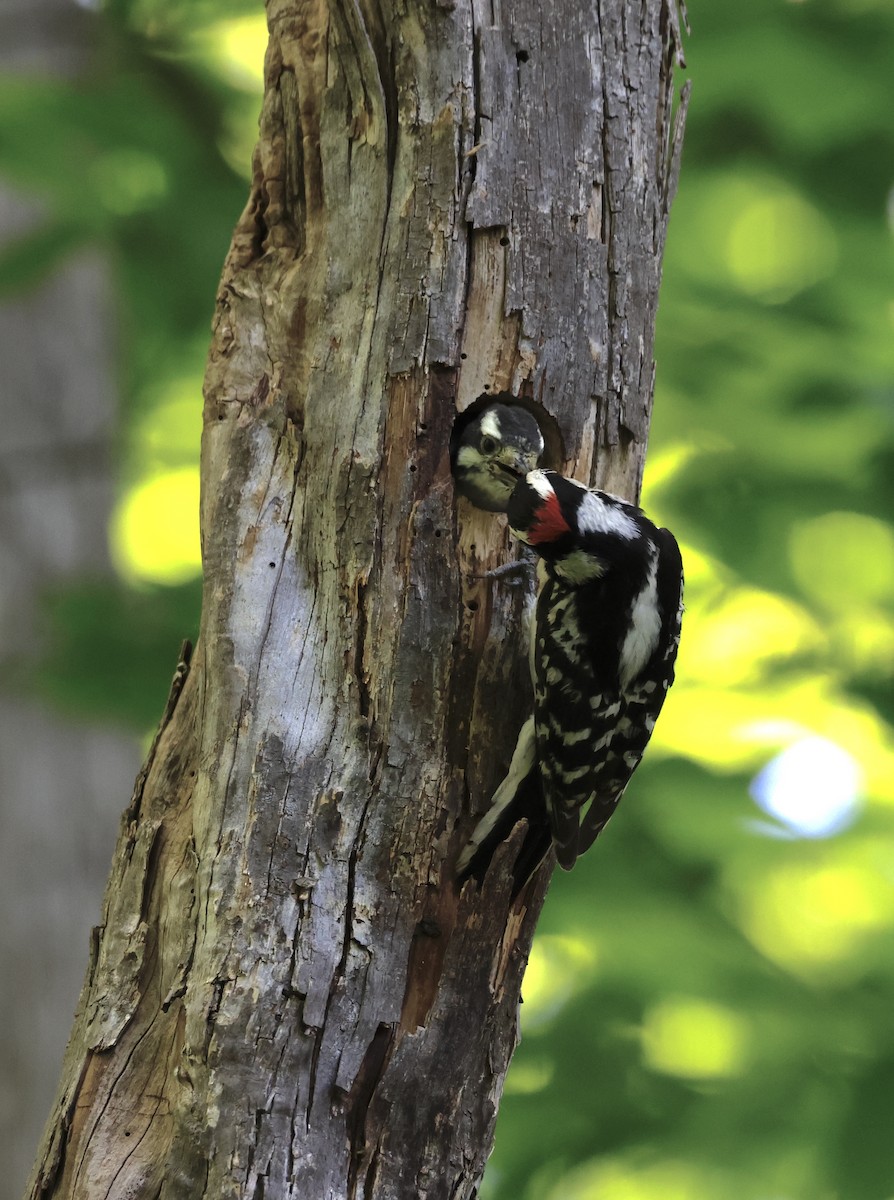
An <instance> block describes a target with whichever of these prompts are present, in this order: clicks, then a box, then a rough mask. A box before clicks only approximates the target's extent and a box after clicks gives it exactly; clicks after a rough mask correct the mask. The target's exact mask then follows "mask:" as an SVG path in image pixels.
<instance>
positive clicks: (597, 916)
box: [0, 0, 894, 1200]
mask: <svg viewBox="0 0 894 1200" xmlns="http://www.w3.org/2000/svg"><path fill="white" fill-rule="evenodd" d="M258 7H259V6H258V4H256V3H254V2H251V3H250V2H249V0H229V3H221V2H220V0H216V2H215V3H211V2H210V0H208V2H200V0H193V2H191V3H188V2H187V0H108V2H107V3H106V4H105V5H104V7H103V8H102V9H101V11H98V12H96V13H95V14H93V15H91V16H90V17H89V19H90V20H91V21H92V23H93V32H94V35H95V38H96V45H97V49H96V54H95V57H94V62H93V66H92V68H91V70H90V71H89V72H88V73H87V74H85V75H84V76H83V77H82V78H80V79H78V80H76V81H74V82H70V83H54V82H48V81H47V80H43V79H42V80H23V79H21V78H19V79H17V80H12V81H10V80H7V81H4V82H3V83H2V85H0V169H2V171H3V173H4V174H5V176H6V177H7V178H9V179H12V180H13V181H14V182H16V183H17V184H18V185H19V186H20V187H23V188H25V189H26V190H28V191H30V192H32V193H33V194H34V196H35V198H38V199H39V200H40V202H41V204H42V205H43V211H44V212H45V217H44V219H43V221H42V223H40V224H39V225H38V226H37V227H36V228H35V229H33V230H32V231H31V232H30V233H29V234H28V235H27V237H26V238H24V239H23V240H22V241H20V242H17V243H14V244H12V245H7V246H6V247H5V248H4V249H3V251H2V253H0V289H2V290H3V291H4V292H6V293H7V294H8V293H10V292H11V293H15V292H17V291H22V290H25V289H28V288H30V287H32V286H33V285H34V283H35V282H36V281H37V280H38V279H39V278H41V277H42V276H43V274H44V273H46V272H48V271H50V270H52V268H53V267H54V265H55V264H56V263H58V262H59V261H60V259H61V258H62V257H63V256H65V255H67V254H70V253H71V252H72V251H73V250H74V249H75V248H76V247H78V246H79V245H82V244H84V243H87V242H89V243H91V244H96V243H99V244H101V245H102V246H104V247H105V248H106V250H107V252H108V255H109V258H110V261H111V262H112V263H113V264H114V270H115V274H116V279H117V287H118V309H119V314H120V317H119V320H120V326H121V346H122V349H121V358H120V383H121V395H122V397H123V400H122V418H123V434H122V468H121V477H122V499H121V509H120V512H119V514H118V516H117V517H116V525H115V529H113V538H114V539H116V546H117V550H116V553H117V555H118V560H119V562H120V563H121V570H122V578H121V582H120V583H119V584H118V585H116V586H114V587H111V586H108V585H99V584H97V583H95V582H91V581H89V580H84V581H83V582H82V583H80V584H78V585H77V586H74V587H69V588H67V589H65V590H64V591H61V592H57V593H55V594H53V595H51V596H48V597H47V601H46V620H47V625H48V629H49V630H50V631H51V634H52V636H51V646H52V650H51V653H50V654H49V655H48V658H47V660H46V662H45V664H44V668H43V670H42V672H41V674H40V677H39V679H38V684H37V686H38V687H39V688H40V689H42V691H43V692H44V693H45V694H49V695H51V696H52V697H54V698H55V699H56V700H57V701H58V702H59V703H61V704H64V705H66V706H68V707H69V708H74V709H76V710H78V711H80V712H90V713H92V714H93V715H102V716H107V717H108V718H109V719H113V718H114V719H116V720H122V719H125V720H127V721H128V722H129V723H130V724H131V725H132V726H134V727H136V728H139V729H149V728H151V726H152V725H153V724H154V722H155V720H156V719H157V716H158V713H159V711H160V708H161V705H162V702H163V697H164V694H165V690H166V687H167V681H168V677H169V675H170V669H171V665H172V654H173V653H174V651H175V650H176V647H177V645H178V644H179V639H180V638H181V637H182V636H183V635H184V634H186V633H188V632H189V631H190V630H193V631H194V629H195V626H196V624H197V616H198V597H199V591H198V584H197V582H196V579H195V547H194V546H187V547H186V548H185V549H184V548H183V547H182V546H181V547H179V548H175V549H174V550H171V549H170V548H168V549H166V543H165V533H166V528H165V522H164V521H163V520H160V519H159V520H156V522H155V525H153V524H152V522H151V520H148V521H147V518H146V511H147V508H148V509H149V510H152V511H157V508H158V503H161V508H162V510H164V504H169V505H175V506H176V505H177V504H178V503H182V501H183V498H184V497H185V496H189V495H190V494H191V493H190V488H191V487H192V486H193V483H192V481H193V480H194V477H195V471H196V456H197V451H198V433H199V404H200V400H199V393H200V386H201V374H202V367H203V359H204V354H205V351H206V347H207V341H208V326H209V319H210V315H211V309H212V304H213V299H214V295H215V289H216V284H217V279H218V275H219V271H220V266H221V263H222V260H223V256H224V254H225V252H226V248H227V245H228V241H229V236H230V232H231V230H232V226H233V224H234V222H235V219H236V217H237V215H238V213H239V211H240V209H241V207H242V204H243V203H244V199H245V196H246V177H247V168H248V163H249V158H250V151H251V145H252V141H253V137H254V131H255V122H256V116H257V111H258V80H257V77H256V76H253V75H252V74H251V73H248V74H246V73H244V71H243V72H242V73H240V68H239V66H238V60H239V59H240V58H241V59H243V60H250V59H251V56H252V54H256V55H258V56H259V55H260V42H259V40H258V38H259V27H258V23H257V14H258ZM246 18H254V20H253V22H250V21H247V20H246ZM691 18H692V23H693V34H692V37H691V39H690V40H689V43H688V49H687V58H688V60H689V71H688V75H689V76H690V77H691V78H692V79H693V81H694V90H693V99H692V106H691V112H690V119H689V123H688V128H687V134H686V143H685V153H684V163H683V172H682V177H681V186H680V193H679V197H678V199H677V203H676V206H675V208H674V212H673V216H672V221H671V232H670V240H669V246H668V252H667V258H666V264H665V281H664V287H663V291H662V299H661V310H660V315H659V341H658V360H659V365H658V389H657V398H656V405H655V419H654V426H653V436H652V445H651V448H650V460H649V467H648V471H647V479H646V494H645V501H646V504H647V506H648V507H649V508H650V510H651V511H652V512H653V514H654V515H656V516H657V517H658V518H659V519H660V520H661V521H662V522H663V523H666V524H668V525H670V526H671V527H672V528H673V529H674V530H675V532H677V534H678V535H679V537H680V540H681V541H682V542H683V544H684V553H685V555H686V562H687V578H688V609H687V618H686V629H685V637H684V644H683V649H682V651H681V657H680V668H679V682H678V684H677V686H676V688H675V689H674V692H673V694H672V696H671V699H670V700H669V702H668V706H667V709H666V713H665V715H664V716H663V717H662V721H661V722H660V724H659V727H658V731H657V733H656V740H655V744H654V748H653V750H652V751H650V754H649V756H648V758H647V760H646V763H645V764H644V765H643V767H642V768H641V770H640V772H639V773H638V774H637V776H636V779H635V782H634V784H633V785H632V786H631V788H630V790H629V793H628V796H627V798H626V800H625V803H624V805H623V806H622V808H621V810H620V813H619V816H618V817H617V818H616V820H615V821H614V822H613V823H612V826H611V828H610V829H609V831H608V832H607V833H606V835H605V837H604V839H603V840H602V841H601V842H600V843H599V845H598V846H597V848H596V850H595V851H594V853H593V854H592V855H591V856H588V858H587V859H585V860H584V861H583V862H582V863H581V864H580V866H579V867H578V869H577V870H576V871H575V872H574V873H573V874H572V875H569V876H565V875H561V876H559V877H557V878H556V879H555V881H554V883H553V886H552V889H551V892H550V896H549V899H548V902H547V905H546V909H545V911H544V916H543V921H542V925H541V931H540V935H539V937H538V941H537V945H536V947H535V951H534V954H533V956H532V962H531V966H530V970H529V975H528V979H527V982H526V988H525V1000H526V1003H525V1005H524V1008H523V1011H522V1027H523V1031H524V1039H523V1042H522V1045H521V1048H520V1050H519V1052H518V1054H517V1056H516V1060H515V1062H514V1065H513V1068H512V1071H511V1073H510V1077H509V1084H508V1088H507V1095H506V1099H505V1101H504V1105H503V1109H502V1111H501V1115H500V1122H499V1127H498V1143H497V1150H496V1152H495V1155H494V1158H493V1160H492V1164H491V1168H490V1169H489V1172H488V1176H487V1179H486V1181H485V1192H484V1194H485V1195H486V1197H488V1200H589V1198H593V1200H596V1198H597V1197H598V1200H653V1198H654V1200H659V1198H660V1200H693V1198H696V1197H698V1198H699V1200H702V1198H709V1197H710V1198H715V1197H717V1198H724V1200H726V1198H732V1200H891V1198H892V1197H894V1138H892V1137H891V1134H890V1132H889V1130H890V1126H891V1124H892V1118H894V855H892V834H894V820H892V805H894V740H892V730H891V723H892V721H894V693H892V689H891V668H892V663H894V528H892V525H891V521H890V516H891V512H892V508H891V500H892V494H894V431H892V419H894V299H892V286H891V280H892V244H891V232H892V225H891V222H892V213H894V200H892V195H894V193H892V183H894V179H892V163H894V118H892V114H894V69H892V61H894V9H892V7H891V5H890V4H889V3H885V2H883V0H805V2H804V3H786V2H783V0H752V2H751V3H749V4H747V5H744V4H741V3H737V2H736V0H711V3H710V4H708V3H696V4H694V6H693V11H692V13H691ZM231 21H232V22H236V23H235V24H228V22H231ZM153 489H155V490H153ZM166 489H167V490H166ZM141 497H142V501H141V499H140V498H141ZM143 501H146V503H143ZM141 503H142V507H141ZM141 522H142V523H141ZM181 523H182V522H181ZM167 532H168V533H169V532H170V530H169V529H168V530H167ZM191 536H192V535H191ZM147 546H148V547H149V551H148V552H147V551H145V547H147ZM141 547H143V549H141ZM146 553H148V559H145V555H146ZM141 554H143V555H144V558H141V557H140V556H141ZM100 645H101V646H102V652H101V653H97V647H98V646H100ZM110 647H114V648H115V653H114V654H113V653H111V651H110ZM99 671H105V672H106V675H105V676H104V677H101V676H100V675H99V673H98V672H99ZM113 680H114V686H113ZM109 706H111V709H112V710H113V711H112V710H110V707H109ZM808 737H821V738H824V739H826V740H827V741H828V742H831V743H834V745H835V746H837V747H839V748H840V750H841V751H843V752H845V753H846V755H848V756H849V759H848V761H851V762H852V763H854V764H855V765H856V767H857V768H858V770H859V787H858V791H859V800H860V804H859V809H858V812H857V815H856V819H854V820H853V821H852V822H851V823H850V824H849V825H847V827H846V828H844V829H843V830H841V831H840V832H838V833H837V834H835V835H830V836H827V837H807V836H800V835H798V834H797V832H793V831H792V829H791V828H790V827H787V826H786V824H785V823H784V822H781V821H779V820H776V819H774V818H773V817H771V816H769V815H767V814H766V813H764V812H762V811H761V809H760V808H758V806H757V805H756V803H755V801H754V799H752V796H751V794H750V791H749V786H750V784H751V782H752V780H753V778H754V776H755V774H756V773H757V772H758V771H759V770H760V769H761V768H762V767H763V766H764V765H765V764H766V763H767V762H768V761H769V760H771V759H772V758H773V757H774V755H776V753H777V752H778V751H780V750H781V749H783V748H785V747H786V746H790V745H792V744H793V743H797V742H799V741H801V740H803V739H805V738H808ZM807 745H808V747H810V746H814V747H816V746H817V745H819V743H816V742H812V743H807ZM818 755H819V750H818V751H817V759H816V762H817V763H820V762H821V761H823V760H821V759H820V758H819V757H818ZM822 785H823V779H822V778H821V777H819V776H817V775H816V773H814V772H812V771H811V770H810V769H809V768H805V769H804V770H802V773H801V775H800V776H799V779H798V780H797V781H796V787H795V791H796V792H798V790H799V789H800V795H796V799H800V801H801V802H802V803H803V804H804V805H806V807H807V808H810V806H811V804H812V803H813V800H814V797H815V796H816V795H818V794H819V792H820V791H821V790H822Z"/></svg>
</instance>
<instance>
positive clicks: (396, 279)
mask: <svg viewBox="0 0 894 1200" xmlns="http://www.w3.org/2000/svg"><path fill="white" fill-rule="evenodd" d="M268 16H269V24H270V29H271V41H270V48H269V51H268V55H267V63H266V93H265V99H264V107H263V112H262V116H261V129H260V141H259V145H258V149H257V152H256V156H255V164H254V181H253V185H252V191H251V196H250V199H249V202H248V205H247V207H246V209H245V212H244V214H243V216H242V218H241V220H240V222H239V225H238V227H237V229H236V232H235V235H234V239H233V245H232V248H231V252H230V255H229V257H228V260H227V263H226V265H225V268H224V272H223V278H222V282H221V287H220V291H219V295H218V298H217V314H216V320H215V327H214V338H213V342H212V347H211V353H210V357H209V362H208V371H207V376H206V388H205V432H204V440H203V450H202V471H203V498H202V530H203V554H204V562H205V596H204V603H203V614H202V629H201V634H200V638H199V642H198V644H197V647H196V650H195V653H194V655H193V657H192V661H191V663H188V662H187V661H186V658H184V661H183V662H182V663H181V666H180V668H179V669H178V675H177V677H176V680H175V686H174V688H173V689H172V697H171V701H170V703H169V706H168V711H167V712H166V714H165V719H164V721H163V722H162V727H161V729H160V731H159V735H158V737H157V739H156V742H155V744H154V746H153V748H152V751H151V753H150V756H149V760H148V762H147V765H146V767H145V768H144V770H143V772H141V775H140V778H139V779H138V781H137V788H136V790H135V793H134V799H133V801H132V803H131V805H130V807H129V808H128V810H127V812H126V813H125V816H124V821H123V825H122V831H121V836H120V840H119V845H118V851H117V854H116V858H115V862H114V865H113V870H112V877H111V880H110V882H109V886H108V890H107V894H106V901H105V911H104V915H103V923H102V925H101V926H100V927H99V929H98V930H97V933H96V938H95V945H94V950H93V955H92V958H91V965H90V969H89V971H88V976H87V980H86V982H85V986H84V991H83V994H82V998H81V1003H80V1007H79V1010H78V1014H77V1016H76V1020H75V1027H74V1031H73V1034H72V1039H71V1043H70V1045H69V1049H68V1053H67V1057H66V1062H65V1066H64V1071H63V1078H62V1082H61V1085H60V1093H59V1097H58V1101H57V1105H56V1108H55V1111H54V1113H53V1114H52V1117H51V1120H50V1124H49V1127H48V1130H47V1134H46V1138H45V1143H44V1145H43V1147H42V1149H41V1152H40V1157H39V1160H38V1163H37V1166H36V1168H35V1174H34V1177H33V1180H32V1183H31V1186H30V1189H29V1193H28V1194H29V1196H31V1197H34V1198H35V1200H36V1198H38V1197H40V1198H49V1197H59V1198H61V1197H71V1198H75V1197H77V1198H79V1200H87V1198H88V1197H89V1200H96V1198H97V1197H103V1196H108V1197H129V1198H134V1200H136V1198H142V1197H146V1198H149V1197H151V1198H153V1200H155V1198H162V1200H174V1198H186V1197H189V1198H190V1200H196V1198H198V1197H202V1196H207V1197H213V1198H214V1200H227V1198H230V1197H232V1198H237V1197H238V1198H239V1200H262V1198H263V1197H267V1198H268V1200H269V1198H273V1197H277V1198H279V1197H294V1198H295V1200H329V1198H331V1200H336V1198H339V1200H341V1198H346V1200H347V1198H352V1200H353V1198H355V1197H364V1198H366V1200H374V1198H375V1200H386V1198H393V1200H407V1198H410V1197H426V1198H428V1200H441V1198H444V1200H448V1198H451V1200H454V1198H459V1197H471V1196H473V1195H474V1194H475V1191H476V1186H477V1183H478V1181H479V1179H480V1176H481V1173H482V1171H483V1168H484V1163H485V1161H486V1158H487V1155H488V1153H489V1150H490V1147H491V1143H492V1135H493V1126H494V1121H495V1117H496V1111H497V1106H498V1103H499V1097H500V1093H501V1090H502V1085H503V1079H504V1076H505V1072H506V1069H507V1066H508V1062H509V1058H510V1056H511V1053H512V1051H513V1049H514V1047H515V1044H516V1040H517V1025H516V1012H517V1004H518V997H519V990H520V986H521V980H522V975H523V972H524V967H525V963H526V959H527V954H528V949H529V946H530V941H531V937H532V935H533V930H534V924H535V921H536V918H537V915H538V912H539V909H540V906H541V903H542V899H543V895H544V893H545V890H546V887H547V883H548V873H549V867H548V866H547V867H545V868H544V869H541V871H540V872H539V873H538V875H537V876H536V878H535V879H534V880H533V881H532V883H531V884H530V885H529V886H528V888H527V889H526V890H525V892H523V894H522V895H521V896H520V897H519V898H518V900H517V901H516V903H515V904H514V905H512V904H510V899H509V897H510V891H511V879H510V874H509V870H508V861H509V857H510V856H509V853H508V851H507V852H501V853H500V854H498V856H497V858H496V860H495V863H494V866H493V868H492V870H491V871H490V873H489V874H488V876H487V879H486V880H485V883H484V886H483V888H482V889H481V890H480V891H479V890H477V889H476V887H475V885H474V884H469V885H467V886H466V888H465V889H464V890H463V892H462V894H461V895H460V894H457V891H456V888H455V885H454V882H453V864H454V862H455V859H456V856H457V854H458V852H459V850H460V848H461V846H462V844H463V842H464V840H465V838H466V837H467V836H468V833H469V832H470V830H471V827H472V825H473V824H474V821H475V818H476V815H477V814H478V813H479V812H480V811H481V810H482V809H483V808H484V807H485V806H486V804H487V802H488V797H489V795H490V793H491V791H492V790H493V788H494V786H495V784H496V783H497V782H498V780H499V778H500V775H501V771H502V770H503V768H505V766H506V764H507V762H508V759H509V756H510V753H511V749H512V745H513V742H514V739H515V735H516V733H517V730H518V727H519V725H520V724H521V721H522V720H523V718H524V716H525V713H526V710H527V708H528V706H529V704H530V689H529V684H528V683H527V680H526V662H525V652H524V648H523V647H524V638H523V633H522V628H521V627H522V625H523V623H524V616H525V609H526V606H527V604H528V601H529V597H530V585H528V586H521V587H520V586H517V585H516V586H512V584H511V583H507V582H506V581H505V578H503V577H497V578H493V577H488V576H487V575H486V572H487V571H488V570H490V569H491V568H493V567H495V566H497V565H499V564H500V563H501V562H503V561H505V559H506V556H507V553H508V542H507V537H506V531H505V527H504V524H503V522H502V521H501V520H499V519H496V518H494V517H493V516H491V515H489V514H484V513H480V512H477V511H476V510H473V509H472V508H471V507H470V506H469V505H468V504H466V502H465V501H460V502H459V503H458V504H457V503H455V501H454V496H453V489H452V484H451V478H450V471H449V461H448V442H449V434H450V429H451V426H452V422H453V419H454V416H455V414H456V411H457V409H462V408H464V407H466V406H467V405H468V404H469V403H470V402H471V401H472V400H474V399H475V398H476V397H477V396H478V395H480V394H481V393H482V392H483V391H485V390H490V391H493V392H497V391H501V390H511V391H513V392H514V393H516V394H519V395H523V396H525V397H526V398H528V400H529V402H530V403H536V404H538V405H540V406H542V410H543V412H544V413H545V414H546V415H545V420H547V421H548V420H550V419H552V420H554V421H555V422H557V426H558V428H559V429H560V431H561V435H562V439H563V441H564V446H565V450H566V454H567V465H568V469H569V472H570V473H573V474H575V475H576V476H577V477H578V478H582V479H590V480H592V481H593V482H596V483H598V484H600V485H601V486H605V487H609V488H610V489H611V490H613V491H617V492H621V493H622V494H625V495H627V496H630V497H635V495H636V493H637V491H638V485H639V479H640V475H641V469H642V461H643V456H644V453H645V439H646V434H647V429H648V415H649V411H650V406H651V398H652V383H653V373H654V366H653V360H652V335H653V325H654V316H655V309H656V304H657V294H658V283H659V277H660V267H661V254H662V251H663V245H664V237H665V231H666V226H667V216H668V208H669V205H670V200H671V197H672V192H673V187H674V182H675V177H676V170H677V164H678V157H679V146H680V128H679V125H678V129H677V132H676V134H674V132H673V130H672V127H671V98H672V83H671V71H672V64H673V61H674V57H675V55H676V54H677V53H678V45H677V41H678V34H677V16H676V13H675V12H674V11H672V10H671V9H669V8H668V6H667V3H666V2H665V0H646V2H645V3H643V4H639V3H637V4H633V3H632V2H626V3H625V2H621V0H603V2H602V3H598V4H594V5H592V6H590V7H584V8H581V7H580V6H579V5H576V4H572V3H560V4H558V5H553V6H548V8H547V9H544V7H543V6H541V5H540V4H535V3H533V2H532V0H521V2H519V3H514V4H513V5H511V6H509V5H507V6H505V11H503V10H501V6H500V5H493V6H492V5H491V4H484V3H481V2H479V0H473V3H472V5H471V7H470V6H469V5H468V4H453V3H451V2H450V0H441V2H440V3H432V2H431V0H405V2H404V3H402V4H399V5H397V6H395V7H394V9H393V10H392V9H390V8H388V7H387V6H382V5H380V4H379V3H377V0H358V2H357V3H342V2H341V0H332V2H331V3H330V4H327V3H326V2H325V0H305V2H302V3H298V0H269V3H268ZM682 107H685V105H684V106H682ZM517 836H518V833H517V834H516V837H517Z"/></svg>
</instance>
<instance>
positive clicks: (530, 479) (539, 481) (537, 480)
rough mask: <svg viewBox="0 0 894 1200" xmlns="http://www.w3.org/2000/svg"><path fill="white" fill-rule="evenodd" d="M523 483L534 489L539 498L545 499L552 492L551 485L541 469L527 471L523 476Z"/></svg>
mask: <svg viewBox="0 0 894 1200" xmlns="http://www.w3.org/2000/svg"><path fill="white" fill-rule="evenodd" d="M525 483H526V484H527V485H528V487H532V488H533V489H534V491H535V492H536V493H537V495H538V496H539V497H540V499H541V500H546V499H548V498H549V497H550V496H552V494H553V485H552V484H551V483H550V481H549V480H548V479H547V477H546V475H545V474H544V473H543V471H529V472H528V474H527V475H526V476H525Z"/></svg>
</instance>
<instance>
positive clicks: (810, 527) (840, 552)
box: [789, 512, 894, 612]
mask: <svg viewBox="0 0 894 1200" xmlns="http://www.w3.org/2000/svg"><path fill="white" fill-rule="evenodd" d="M789 554H790V559H791V566H792V573H793V574H794V576H795V579H796V580H797V581H798V584H799V585H800V586H801V588H802V589H803V590H804V592H805V594H806V595H808V596H810V597H811V598H812V599H814V600H816V601H817V602H819V603H820V604H822V605H824V606H825V607H826V608H828V609H829V610H831V611H832V612H844V611H847V610H849V609H851V608H852V607H853V606H854V605H855V604H861V603H873V602H876V601H880V600H886V599H890V598H891V597H894V530H892V528H891V526H890V525H888V524H887V523H886V522H884V521H880V520H878V519H876V518H875V517H867V516H864V515H863V514H862V513H855V512H831V513H826V514H824V515H823V516H821V517H816V518H814V519H813V520H811V521H801V522H799V523H798V524H796V525H795V526H794V527H793V528H792V531H791V535H790V540H789Z"/></svg>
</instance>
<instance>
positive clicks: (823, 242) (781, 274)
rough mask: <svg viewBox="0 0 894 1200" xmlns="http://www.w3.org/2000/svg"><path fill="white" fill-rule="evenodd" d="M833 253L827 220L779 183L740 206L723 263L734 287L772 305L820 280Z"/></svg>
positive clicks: (830, 266) (831, 262)
mask: <svg viewBox="0 0 894 1200" xmlns="http://www.w3.org/2000/svg"><path fill="white" fill-rule="evenodd" d="M837 256H838V253H837V242H836V239H835V234H834V231H833V229H832V227H831V225H830V224H829V222H828V221H827V220H826V219H825V218H824V217H823V216H822V215H821V214H820V213H819V211H818V210H817V209H816V208H814V207H813V205H812V204H809V203H808V202H807V201H806V200H804V199H803V198H802V197H801V196H798V195H797V194H796V193H794V192H790V191H787V190H783V189H782V188H780V187H778V186H777V187H775V188H771V189H770V191H769V193H768V194H759V195H756V196H754V197H752V198H751V199H749V200H747V201H746V202H745V203H743V204H742V205H741V207H740V208H739V211H738V213H737V215H736V216H735V217H734V219H733V222H732V225H731V227H730V230H729V234H728V237H727V242H726V260H727V266H728V268H729V271H730V274H731V275H732V276H733V278H734V279H735V281H736V283H738V285H739V287H741V289H742V290H743V291H745V292H747V293H749V294H750V295H753V296H756V297H758V298H760V299H763V300H768V301H770V302H774V303H778V302H781V301H783V300H787V299H788V298H789V297H791V296H793V295H794V294H795V293H796V292H799V291H802V290H803V289H804V288H806V287H809V286H810V285H811V284H814V283H816V282H817V281H818V280H820V279H822V278H824V277H825V276H826V275H828V274H829V273H830V272H831V271H832V269H833V268H834V266H835V261H836V258H837Z"/></svg>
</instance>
